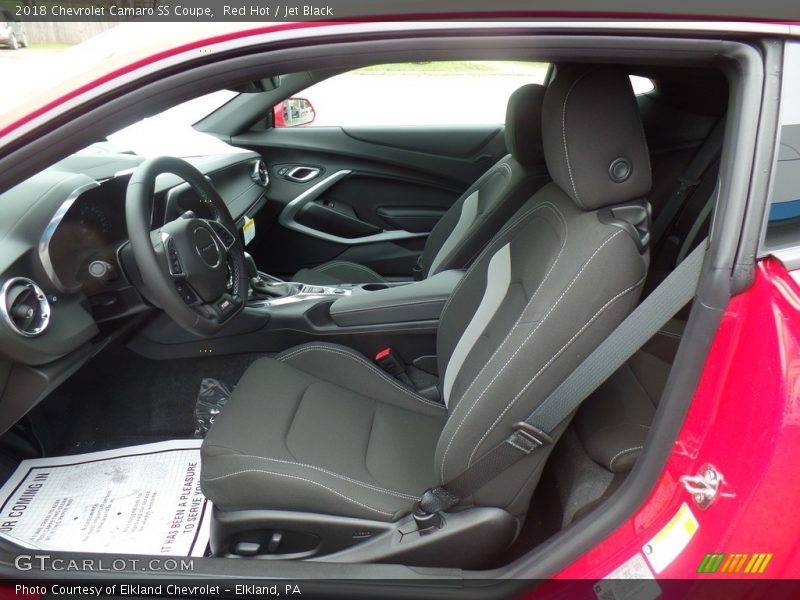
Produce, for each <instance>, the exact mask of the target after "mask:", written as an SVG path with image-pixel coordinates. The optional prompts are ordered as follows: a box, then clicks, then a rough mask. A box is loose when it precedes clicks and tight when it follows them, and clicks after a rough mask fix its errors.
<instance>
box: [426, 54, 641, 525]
mask: <svg viewBox="0 0 800 600" xmlns="http://www.w3.org/2000/svg"><path fill="white" fill-rule="evenodd" d="M542 120H543V125H542V133H543V142H544V153H545V158H546V161H547V167H548V169H549V171H550V174H551V175H552V178H553V182H552V183H549V184H547V185H545V186H544V187H543V188H542V189H540V190H539V191H538V192H537V193H536V194H534V195H533V197H532V198H530V199H529V200H528V201H527V202H526V203H525V204H524V205H523V206H522V208H520V210H519V211H518V212H517V213H516V214H515V215H514V217H513V218H512V219H511V220H510V221H509V222H508V223H507V224H506V226H505V227H504V228H503V229H502V230H501V231H500V232H499V233H498V234H497V235H496V236H495V237H494V238H493V239H492V241H491V242H490V243H489V244H488V245H487V246H486V248H485V250H484V251H483V252H482V253H481V254H480V256H479V257H478V258H477V259H476V260H475V262H474V263H473V264H472V266H471V267H470V268H469V270H468V271H467V273H466V275H465V276H464V278H463V279H462V280H461V282H460V283H459V285H458V287H457V289H456V290H455V291H454V293H453V295H452V296H451V298H450V301H449V303H448V304H447V305H446V306H445V308H444V311H443V313H442V316H441V321H440V326H439V331H438V340H437V345H438V348H437V355H438V360H439V373H440V375H441V384H440V385H441V387H442V395H443V397H444V398H445V400H446V403H447V406H448V411H449V416H448V420H447V423H446V424H445V427H444V430H443V431H442V434H441V437H440V439H439V442H438V446H437V450H436V457H435V468H436V473H437V474H438V475H439V477H440V478H441V480H442V482H446V481H448V480H450V479H451V478H453V477H454V476H455V475H457V474H458V473H460V472H461V471H463V470H464V469H465V468H467V467H468V466H469V465H470V464H472V463H473V462H475V461H476V460H477V459H479V458H480V457H481V456H482V455H483V454H485V453H486V452H488V451H489V450H491V449H492V448H494V447H495V446H496V445H497V444H499V443H500V442H501V441H502V440H504V439H505V438H506V437H507V436H508V435H509V434H510V432H511V431H512V425H513V424H514V423H516V422H518V421H522V420H524V419H525V418H526V417H527V416H528V415H529V414H530V413H531V412H532V411H533V409H534V408H535V407H536V406H538V404H539V403H541V402H542V401H543V400H544V399H545V398H546V397H547V396H548V394H549V393H550V392H551V391H553V390H554V389H555V388H556V387H557V386H558V384H559V383H561V381H563V380H564V378H565V377H566V376H567V375H568V374H569V373H570V372H571V371H572V370H573V369H574V368H575V367H576V366H577V365H578V364H580V362H581V361H582V360H583V359H584V358H585V357H586V356H587V355H588V354H589V353H590V352H591V351H592V350H593V349H594V348H595V347H596V346H597V345H598V344H599V343H600V341H602V340H603V339H604V338H605V337H606V336H607V335H608V334H609V333H610V332H611V331H612V330H613V329H614V328H615V327H616V326H617V325H618V324H619V323H620V322H621V321H622V320H623V319H624V318H625V317H626V316H627V315H628V313H629V312H630V311H631V310H632V309H633V307H634V306H635V305H636V303H637V300H638V297H639V293H640V291H641V288H642V284H643V282H644V278H645V275H646V273H647V267H648V255H647V250H646V249H642V246H641V245H640V243H639V240H640V237H639V236H638V235H637V234H636V231H635V230H633V228H631V227H630V225H629V224H627V223H626V222H625V221H624V220H622V219H620V218H617V215H618V214H621V212H620V211H618V210H616V209H618V208H619V207H620V206H621V205H625V206H630V205H636V206H639V207H640V208H646V207H647V204H646V200H645V199H644V197H645V196H646V194H647V193H648V191H649V189H650V184H651V176H650V160H649V155H648V150H647V144H646V141H645V138H644V134H643V131H642V125H641V121H640V118H639V113H638V109H637V106H636V102H635V97H634V94H633V91H632V89H631V84H630V80H629V79H628V76H627V74H626V73H625V72H624V71H621V70H618V69H616V68H612V67H607V66H586V65H564V66H560V67H559V68H558V69H557V72H556V76H555V78H554V80H553V82H552V83H551V85H550V86H549V87H548V89H547V93H546V96H545V99H544V103H543V115H542ZM612 209H615V210H614V211H613V212H612ZM640 213H641V210H640ZM563 426H564V425H562V427H563ZM556 433H558V432H556ZM546 456H547V450H538V451H536V452H533V453H532V454H531V455H530V456H529V457H527V458H526V459H524V460H522V461H520V462H518V463H517V464H516V465H515V466H513V467H512V468H510V469H508V470H507V471H505V472H504V473H502V474H501V475H500V476H498V477H497V478H495V480H494V481H492V482H491V483H490V484H488V485H487V486H485V487H484V488H483V489H482V490H480V491H479V492H477V493H476V494H475V495H474V497H473V501H474V502H475V503H476V504H479V505H488V506H498V507H504V508H506V509H507V510H509V511H511V512H512V513H513V514H517V515H522V514H524V513H525V512H526V510H527V507H528V502H529V500H530V495H531V493H532V491H533V489H534V487H535V485H536V483H537V481H538V477H539V474H540V471H541V468H542V466H543V462H544V460H543V459H544V458H546Z"/></svg>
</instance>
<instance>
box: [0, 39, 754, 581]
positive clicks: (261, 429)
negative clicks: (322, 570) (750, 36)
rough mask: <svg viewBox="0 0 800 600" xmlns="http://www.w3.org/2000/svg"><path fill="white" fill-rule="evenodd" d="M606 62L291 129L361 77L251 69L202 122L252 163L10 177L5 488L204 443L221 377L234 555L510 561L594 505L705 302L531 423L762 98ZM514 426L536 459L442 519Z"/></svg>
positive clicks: (700, 233)
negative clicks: (463, 110)
mask: <svg viewBox="0 0 800 600" xmlns="http://www.w3.org/2000/svg"><path fill="white" fill-rule="evenodd" d="M592 56H593V55H592V54H591V53H589V52H586V53H585V55H583V56H581V57H575V56H571V57H568V58H558V57H556V56H554V57H548V68H547V76H546V79H545V81H544V82H543V83H542V84H539V83H534V82H529V83H526V84H524V85H522V86H521V87H519V89H517V90H516V91H515V92H514V93H513V94H511V95H510V97H509V98H508V101H507V107H506V118H505V123H504V124H497V125H492V126H483V125H475V126H448V125H442V126H431V127H427V126H425V127H413V126H409V127H397V126H389V127H385V128H382V127H362V128H359V127H303V126H301V127H276V126H275V122H274V118H275V117H274V114H275V113H274V111H273V107H274V106H276V105H278V104H279V103H280V102H282V101H284V100H286V99H288V98H292V97H297V96H302V95H303V94H302V92H303V90H305V89H306V88H308V87H309V86H310V85H311V84H312V83H315V82H318V81H324V80H326V79H327V78H330V77H333V76H336V75H338V74H340V73H343V72H347V71H348V70H350V69H351V67H338V68H331V67H330V66H327V65H326V66H321V67H320V68H318V69H304V70H302V71H294V72H281V73H280V74H277V75H276V74H272V73H265V74H264V78H263V79H260V80H256V79H253V80H252V81H251V80H248V81H247V82H245V83H242V81H240V80H232V81H230V82H229V83H228V84H227V85H226V86H224V87H226V88H227V89H231V90H235V91H236V92H237V94H236V95H235V96H234V97H233V98H232V99H231V100H230V101H228V102H226V103H225V104H223V105H222V106H220V107H219V108H217V109H215V110H214V111H212V112H211V113H210V114H208V115H207V116H205V117H204V118H202V119H201V120H199V121H198V122H197V123H195V125H194V129H195V130H197V131H199V132H203V133H205V134H209V135H212V136H214V137H215V138H217V139H219V140H222V141H224V142H225V143H227V144H229V145H230V146H232V147H235V148H237V149H239V150H241V151H240V152H236V153H229V154H219V155H208V156H196V157H187V158H186V159H185V160H184V159H181V158H176V157H169V156H162V157H155V158H145V157H143V156H138V155H136V154H133V153H131V152H125V151H117V150H115V149H110V148H109V147H103V143H100V144H98V145H94V146H92V147H90V148H87V149H85V150H82V151H79V152H75V153H71V154H70V155H69V156H66V157H63V158H62V159H61V160H59V161H58V162H57V163H55V164H53V165H52V166H49V167H48V168H46V169H43V170H40V172H38V173H37V174H35V175H33V176H31V177H29V178H27V179H26V180H24V181H22V182H21V183H19V184H17V185H15V186H14V187H12V188H10V189H8V190H6V191H5V192H3V193H2V195H0V211H2V215H3V217H2V219H0V249H1V250H2V251H0V282H2V292H1V293H0V313H1V314H2V317H3V318H2V323H0V355H2V356H1V357H0V432H3V433H2V436H1V437H0V481H4V480H5V479H6V478H8V477H10V475H11V474H12V473H13V472H14V470H15V469H16V467H17V465H18V464H19V463H20V461H21V460H23V459H26V458H35V457H43V456H69V455H73V454H78V453H83V452H90V451H97V450H107V449H112V448H120V447H125V446H130V445H136V444H143V443H149V442H155V441H160V440H171V439H184V438H192V437H193V436H194V435H195V434H196V429H195V426H196V421H195V408H196V404H197V399H198V389H199V387H200V384H201V381H202V380H203V379H206V378H212V379H214V380H216V381H219V382H223V383H224V384H226V385H227V386H229V387H230V388H231V389H232V390H233V391H232V393H231V394H230V397H229V398H227V401H226V403H225V405H224V406H223V407H221V410H220V411H219V414H218V415H217V416H216V418H215V420H214V422H213V424H211V426H210V428H209V430H208V431H207V433H205V432H204V433H205V436H204V441H203V444H202V449H201V459H202V460H201V467H202V478H201V483H202V490H203V493H204V494H205V496H206V497H207V498H208V499H209V500H210V501H211V502H212V503H213V506H214V509H213V516H212V520H211V538H210V544H209V547H208V549H207V552H206V555H207V556H210V557H215V558H228V559H239V560H242V561H246V560H249V559H286V560H294V561H321V562H329V563H391V564H401V565H411V566H418V567H453V568H460V569H491V568H497V567H499V566H502V565H508V564H510V563H512V562H513V561H515V560H517V559H519V558H520V557H522V556H524V555H526V554H527V553H529V552H531V551H532V550H533V549H535V548H537V547H539V546H540V545H541V544H543V543H544V542H545V541H547V540H548V539H550V538H552V537H553V536H554V535H556V534H558V533H559V532H563V531H566V530H568V529H569V528H571V527H574V526H575V525H576V524H577V523H580V522H581V521H583V520H586V519H591V516H592V515H593V514H595V511H596V510H597V508H598V507H599V506H601V505H602V504H603V503H604V502H605V501H607V500H608V499H609V498H610V497H611V496H612V495H613V494H614V492H615V491H616V490H618V489H619V488H620V486H621V485H622V484H623V483H624V482H625V480H626V478H627V477H628V476H629V474H630V473H631V471H632V470H633V469H634V467H635V465H636V464H637V460H638V459H639V457H640V455H641V453H642V452H643V449H644V448H645V447H646V445H647V443H648V440H649V439H650V437H649V436H650V433H651V425H652V424H653V420H654V416H655V414H656V412H657V410H658V406H659V402H660V399H661V396H662V393H663V391H664V389H665V386H666V384H667V379H668V377H669V376H670V371H671V367H672V364H673V361H674V360H675V356H676V353H677V352H678V347H679V345H680V343H681V340H682V337H683V331H684V328H685V326H686V321H687V319H688V315H689V307H688V306H687V307H686V308H685V310H683V311H682V312H681V313H679V314H678V315H677V316H676V317H675V318H674V319H672V320H671V321H670V322H669V324H668V325H667V326H666V327H664V328H662V330H661V331H659V332H658V334H656V335H655V336H653V338H652V339H650V340H649V341H648V342H647V344H646V345H645V346H644V347H642V348H641V350H640V351H639V352H637V353H636V354H635V355H634V356H633V357H632V358H631V359H630V360H628V362H627V363H626V364H625V365H624V366H623V367H622V368H620V369H619V370H618V371H617V372H616V373H615V374H614V375H612V376H611V377H610V378H609V379H608V380H607V381H606V382H605V383H604V384H602V385H601V386H600V388H598V389H597V390H596V391H595V392H594V393H593V394H592V395H591V396H590V397H589V398H588V399H587V400H586V401H585V402H584V403H583V404H582V406H581V407H580V408H579V409H578V410H577V411H575V412H574V413H573V414H570V415H569V416H568V417H567V418H565V419H563V420H562V421H561V422H560V424H559V425H558V426H557V427H556V428H555V429H554V430H552V431H540V430H537V429H536V428H530V427H525V421H526V418H527V417H528V415H529V414H530V413H531V411H533V410H534V409H535V408H536V407H537V405H538V404H539V403H541V401H542V400H543V399H544V398H546V397H547V396H548V394H550V393H551V392H552V391H553V390H554V389H556V388H557V387H558V385H559V384H560V383H561V382H562V381H563V380H564V379H565V378H566V377H567V375H569V374H570V373H571V372H572V371H573V370H574V369H575V368H576V367H577V366H578V365H579V364H580V363H581V361H582V360H583V359H584V358H585V357H586V356H587V355H588V354H589V353H590V352H592V350H594V349H595V348H596V347H597V346H598V345H599V344H600V342H601V341H602V340H604V339H605V338H606V337H607V336H608V335H609V334H610V333H611V332H612V331H613V330H614V329H615V328H616V327H617V326H618V325H619V324H620V323H621V322H622V321H623V319H625V317H626V316H627V315H628V314H629V313H630V312H631V311H632V310H633V309H634V308H635V307H636V306H637V304H638V303H640V302H641V301H642V300H643V299H644V298H646V297H647V296H648V294H650V293H651V292H652V291H653V290H654V289H655V288H656V287H657V286H658V285H659V284H660V283H661V282H662V281H663V280H664V279H665V278H666V277H667V275H668V274H669V273H670V272H671V271H673V270H674V269H675V267H676V266H677V265H678V264H679V263H680V262H681V261H682V260H683V259H684V258H685V257H686V256H687V255H688V254H689V253H690V252H691V251H692V250H693V249H694V248H696V247H697V246H698V245H700V244H701V243H703V242H704V240H705V239H706V238H707V236H708V235H709V231H710V229H711V224H712V221H713V219H714V215H715V214H716V210H715V209H718V207H717V202H718V198H719V189H720V183H719V179H720V177H719V175H720V164H721V157H722V151H723V143H724V141H725V132H726V129H727V128H728V127H729V121H731V119H732V117H731V116H730V113H729V111H728V107H729V104H730V98H731V97H732V94H733V92H734V86H733V85H732V83H731V82H732V76H731V73H730V72H729V71H726V70H725V69H723V68H721V67H720V66H718V65H717V66H713V65H696V64H676V62H677V61H668V60H663V61H657V60H644V59H639V60H626V59H625V58H624V57H620V56H617V57H614V56H608V54H606V55H605V58H604V59H602V60H599V59H595V58H592ZM514 58H517V57H516V56H515V57H514ZM550 58H552V60H550ZM528 59H529V60H534V59H538V57H528ZM374 60H375V62H377V61H378V60H383V62H391V61H387V60H386V59H385V58H382V59H378V58H376V59H374ZM358 66H363V64H359V65H358ZM352 68H355V65H354V66H353V67H352ZM632 76H634V77H639V78H644V79H646V80H648V81H649V82H651V83H652V89H650V90H649V91H647V92H645V93H640V94H638V95H636V94H635V93H634V90H633V87H632V84H631V77H632ZM312 101H313V99H312ZM164 108H166V106H164V107H162V110H163V109H164ZM414 110H415V108H414V106H410V107H409V108H408V111H409V112H410V113H411V112H413V111H414ZM742 118H743V117H742ZM253 223H254V224H255V235H254V236H252V237H251V234H248V233H247V229H249V228H250V227H251V226H253V225H252V224H253ZM246 236H247V237H246ZM510 432H515V433H518V434H519V436H520V438H519V439H523V438H524V440H525V442H526V443H530V444H531V447H529V448H527V449H525V450H523V449H522V448H520V450H523V452H524V456H522V457H521V458H519V459H518V460H516V461H515V462H514V464H513V465H511V466H509V467H508V468H506V469H503V470H502V471H500V472H498V473H496V476H494V477H493V478H492V479H491V481H489V483H486V484H483V485H481V486H480V487H478V488H477V489H470V490H469V493H468V494H463V495H461V497H457V498H452V499H448V500H452V501H448V502H447V504H446V506H447V508H446V510H445V511H438V514H431V512H430V511H424V510H420V504H419V500H420V497H421V496H422V495H423V494H424V493H425V492H426V490H434V489H436V488H437V486H441V485H442V484H444V483H446V482H448V481H450V480H453V479H454V478H457V477H458V476H459V474H461V473H463V472H465V471H468V470H469V469H470V467H472V466H473V465H475V464H476V463H480V462H481V461H482V460H483V459H484V458H485V457H486V456H487V455H490V454H491V453H492V452H493V451H494V449H495V448H497V447H498V446H499V445H503V443H504V440H506V438H507V437H508V435H509V433H510Z"/></svg>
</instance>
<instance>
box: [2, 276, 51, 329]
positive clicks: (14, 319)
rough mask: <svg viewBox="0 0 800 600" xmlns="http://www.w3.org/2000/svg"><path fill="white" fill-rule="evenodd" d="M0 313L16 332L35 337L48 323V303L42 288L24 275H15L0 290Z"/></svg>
mask: <svg viewBox="0 0 800 600" xmlns="http://www.w3.org/2000/svg"><path fill="white" fill-rule="evenodd" d="M0 313H2V316H3V319H4V320H5V321H6V323H8V325H9V326H10V327H11V329H13V330H14V331H16V332H17V333H18V334H20V335H23V336H25V337H35V336H37V335H39V334H41V333H43V332H44V330H45V329H47V325H48V324H49V323H50V303H49V302H48V301H47V296H45V295H44V292H43V291H42V288H40V287H39V286H38V285H36V284H35V283H34V282H33V281H31V280H30V279H28V278H26V277H15V278H13V279H9V280H8V281H6V282H5V283H4V284H3V288H2V290H1V291H0Z"/></svg>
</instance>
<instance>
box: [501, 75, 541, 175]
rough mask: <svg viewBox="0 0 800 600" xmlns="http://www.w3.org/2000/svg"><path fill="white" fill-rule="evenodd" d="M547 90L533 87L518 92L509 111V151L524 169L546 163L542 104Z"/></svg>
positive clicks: (526, 86)
mask: <svg viewBox="0 0 800 600" xmlns="http://www.w3.org/2000/svg"><path fill="white" fill-rule="evenodd" d="M544 93H545V88H544V86H541V85H537V84H535V83H531V84H528V85H523V86H522V87H521V88H519V89H518V90H515V91H514V93H513V94H511V96H510V97H509V99H508V106H507V107H506V147H507V148H508V151H509V152H510V153H511V155H512V156H513V157H514V158H516V159H517V162H518V163H520V164H521V165H541V164H542V163H544V150H543V149H542V103H543V102H544Z"/></svg>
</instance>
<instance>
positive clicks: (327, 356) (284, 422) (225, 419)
mask: <svg viewBox="0 0 800 600" xmlns="http://www.w3.org/2000/svg"><path fill="white" fill-rule="evenodd" d="M445 418H446V410H445V409H444V407H443V406H442V405H440V404H438V403H435V402H431V401H430V400H428V399H426V398H423V397H422V396H419V395H417V394H416V393H415V392H413V391H412V390H410V389H408V388H406V387H405V386H403V385H402V384H401V383H400V382H399V381H397V380H396V379H394V378H391V377H389V376H387V375H386V374H385V373H383V372H382V371H381V370H380V369H378V368H376V367H375V366H374V365H373V364H372V363H370V362H369V361H368V360H367V359H366V358H364V357H363V356H362V355H361V354H359V353H357V352H355V351H353V350H350V349H348V348H346V347H343V346H337V345H333V344H323V343H311V344H306V345H303V346H298V347H296V348H293V349H291V350H289V351H286V352H284V353H283V354H281V355H279V356H277V357H276V358H275V359H271V358H264V359H260V360H258V361H257V362H255V363H254V364H253V365H252V366H251V367H250V368H249V369H248V370H247V371H246V373H245V374H244V376H243V377H242V379H241V381H240V382H239V384H238V385H237V387H236V390H235V391H234V393H233V395H232V396H231V398H230V400H229V401H228V403H227V405H226V406H225V410H223V411H222V412H221V414H220V415H219V417H218V418H217V420H216V422H215V423H214V426H213V427H212V428H211V431H210V432H209V434H208V436H207V437H206V439H205V441H204V442H203V447H202V486H203V492H204V493H205V495H206V496H207V497H208V498H209V499H210V500H211V501H212V502H213V503H214V504H215V505H216V506H217V507H218V508H220V509H221V510H240V509H274V510H291V511H302V512H313V513H324V514H333V515H341V516H349V517H359V518H367V519H374V520H384V521H391V520H394V519H395V518H396V517H397V516H400V515H402V514H405V513H408V512H409V511H410V510H411V509H412V508H413V505H414V502H415V500H416V499H417V498H418V497H419V495H420V494H421V493H422V492H423V491H424V490H426V489H427V488H429V487H431V486H432V485H435V484H436V483H437V482H438V480H437V478H436V475H435V473H434V470H433V463H432V461H431V456H433V453H434V451H435V448H436V443H437V440H438V438H439V434H440V433H441V430H442V427H443V426H444V421H445Z"/></svg>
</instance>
